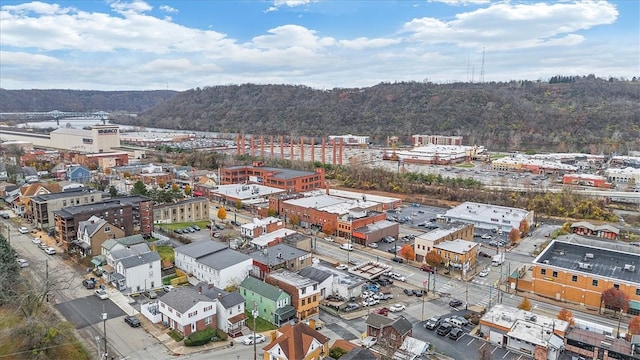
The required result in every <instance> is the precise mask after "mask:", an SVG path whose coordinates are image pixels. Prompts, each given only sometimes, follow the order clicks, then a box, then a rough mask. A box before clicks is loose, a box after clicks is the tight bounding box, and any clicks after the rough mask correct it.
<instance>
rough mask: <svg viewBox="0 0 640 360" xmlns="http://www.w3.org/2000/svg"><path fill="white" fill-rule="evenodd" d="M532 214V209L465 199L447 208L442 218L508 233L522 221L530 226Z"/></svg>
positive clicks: (517, 227) (518, 226)
mask: <svg viewBox="0 0 640 360" xmlns="http://www.w3.org/2000/svg"><path fill="white" fill-rule="evenodd" d="M533 215H534V213H533V210H531V211H528V210H524V209H518V208H511V207H506V206H498V205H489V204H481V203H475V202H469V201H467V202H464V203H462V204H460V205H458V206H456V207H454V208H452V209H449V210H447V212H446V213H445V214H444V218H445V220H446V221H447V222H454V221H459V222H463V223H467V224H473V225H474V226H475V227H476V228H478V229H486V230H498V231H502V232H503V233H505V234H509V232H510V231H511V229H519V228H520V224H521V223H522V222H523V221H526V222H527V223H528V224H529V226H531V224H533Z"/></svg>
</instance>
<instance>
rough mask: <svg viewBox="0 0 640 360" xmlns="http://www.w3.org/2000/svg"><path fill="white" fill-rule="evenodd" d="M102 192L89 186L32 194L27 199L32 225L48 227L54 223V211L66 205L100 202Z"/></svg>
mask: <svg viewBox="0 0 640 360" xmlns="http://www.w3.org/2000/svg"><path fill="white" fill-rule="evenodd" d="M102 194H103V193H102V192H100V191H96V190H94V189H90V188H75V189H69V190H66V191H62V192H56V193H51V194H42V195H38V196H34V197H32V198H31V201H29V208H30V213H31V216H32V222H33V225H34V226H35V227H36V228H38V229H48V228H49V227H52V226H54V224H55V222H54V215H53V212H54V211H56V210H60V209H62V208H64V207H67V206H77V205H86V204H93V203H97V202H101V201H102Z"/></svg>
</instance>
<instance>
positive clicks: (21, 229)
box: [18, 226, 29, 234]
mask: <svg viewBox="0 0 640 360" xmlns="http://www.w3.org/2000/svg"><path fill="white" fill-rule="evenodd" d="M18 232H20V234H28V233H29V229H27V228H26V227H24V226H20V227H19V228H18Z"/></svg>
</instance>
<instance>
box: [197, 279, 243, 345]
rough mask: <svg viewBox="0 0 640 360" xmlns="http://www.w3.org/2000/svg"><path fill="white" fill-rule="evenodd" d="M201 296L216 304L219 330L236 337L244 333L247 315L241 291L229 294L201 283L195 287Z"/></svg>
mask: <svg viewBox="0 0 640 360" xmlns="http://www.w3.org/2000/svg"><path fill="white" fill-rule="evenodd" d="M195 288H196V290H197V291H198V293H199V294H203V295H205V296H207V297H208V298H210V299H213V300H217V302H216V307H217V310H216V318H217V323H218V328H219V329H220V330H222V331H224V332H225V333H227V334H229V335H231V336H236V335H239V334H240V333H241V332H242V327H244V325H245V321H246V319H247V315H246V314H245V312H244V298H243V297H242V295H240V292H239V291H234V292H227V291H224V290H222V289H218V288H217V287H215V286H213V285H212V284H205V283H203V282H200V283H198V284H196V286H195Z"/></svg>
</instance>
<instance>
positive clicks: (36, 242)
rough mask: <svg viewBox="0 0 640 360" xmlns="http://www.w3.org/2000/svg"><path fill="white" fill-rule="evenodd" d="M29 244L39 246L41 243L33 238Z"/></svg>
mask: <svg viewBox="0 0 640 360" xmlns="http://www.w3.org/2000/svg"><path fill="white" fill-rule="evenodd" d="M31 242H32V243H34V244H35V245H40V244H42V241H40V239H38V238H33V239H31Z"/></svg>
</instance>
